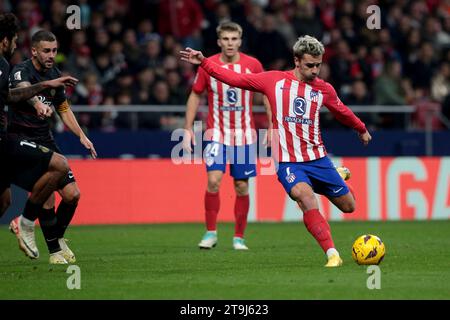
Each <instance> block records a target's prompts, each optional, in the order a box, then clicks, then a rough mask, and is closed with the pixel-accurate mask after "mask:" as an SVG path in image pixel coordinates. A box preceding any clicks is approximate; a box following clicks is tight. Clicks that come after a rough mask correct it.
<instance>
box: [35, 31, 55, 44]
mask: <svg viewBox="0 0 450 320" xmlns="http://www.w3.org/2000/svg"><path fill="white" fill-rule="evenodd" d="M41 41H48V42H53V41H56V36H55V35H54V34H53V33H52V32H50V31H46V30H39V31H38V32H36V33H35V34H33V36H32V37H31V46H33V47H34V46H36V45H37V44H38V42H41Z"/></svg>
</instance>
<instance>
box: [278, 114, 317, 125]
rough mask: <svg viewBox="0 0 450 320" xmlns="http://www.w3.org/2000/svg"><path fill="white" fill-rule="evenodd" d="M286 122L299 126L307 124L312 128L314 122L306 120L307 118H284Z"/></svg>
mask: <svg viewBox="0 0 450 320" xmlns="http://www.w3.org/2000/svg"><path fill="white" fill-rule="evenodd" d="M284 121H286V122H294V123H298V124H307V125H310V126H312V125H313V121H312V120H311V119H306V118H297V117H288V116H286V117H284Z"/></svg>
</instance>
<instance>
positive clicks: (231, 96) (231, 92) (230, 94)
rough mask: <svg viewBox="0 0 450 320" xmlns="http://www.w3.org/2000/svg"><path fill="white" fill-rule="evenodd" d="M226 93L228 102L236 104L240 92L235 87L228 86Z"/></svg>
mask: <svg viewBox="0 0 450 320" xmlns="http://www.w3.org/2000/svg"><path fill="white" fill-rule="evenodd" d="M226 95H227V102H228V103H229V104H236V102H237V100H238V99H237V96H238V94H237V90H236V89H235V88H228V90H227V94H226Z"/></svg>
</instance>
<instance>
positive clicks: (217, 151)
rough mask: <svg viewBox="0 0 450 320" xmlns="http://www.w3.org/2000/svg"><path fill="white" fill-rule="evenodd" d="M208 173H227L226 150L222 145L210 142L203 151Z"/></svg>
mask: <svg viewBox="0 0 450 320" xmlns="http://www.w3.org/2000/svg"><path fill="white" fill-rule="evenodd" d="M203 160H204V161H205V164H206V171H207V172H210V171H222V172H225V171H226V164H227V161H226V148H225V146H224V145H223V144H222V143H219V142H215V141H208V142H207V143H206V146H205V149H204V151H203Z"/></svg>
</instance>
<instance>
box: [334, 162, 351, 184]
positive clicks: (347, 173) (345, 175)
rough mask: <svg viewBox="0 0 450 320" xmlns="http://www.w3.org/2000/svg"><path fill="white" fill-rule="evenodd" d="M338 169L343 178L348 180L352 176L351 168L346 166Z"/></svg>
mask: <svg viewBox="0 0 450 320" xmlns="http://www.w3.org/2000/svg"><path fill="white" fill-rule="evenodd" d="M336 171H337V172H338V173H339V175H340V176H341V178H342V179H343V180H345V181H347V180H348V179H350V177H351V176H352V174H351V172H350V170H349V169H348V168H346V167H342V166H341V167H337V168H336Z"/></svg>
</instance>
